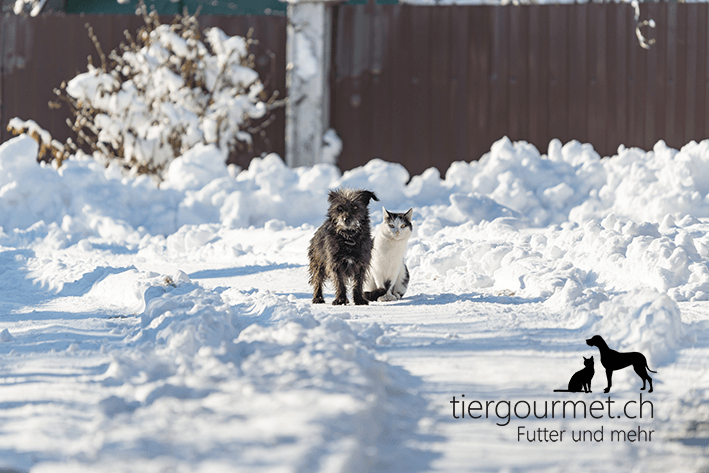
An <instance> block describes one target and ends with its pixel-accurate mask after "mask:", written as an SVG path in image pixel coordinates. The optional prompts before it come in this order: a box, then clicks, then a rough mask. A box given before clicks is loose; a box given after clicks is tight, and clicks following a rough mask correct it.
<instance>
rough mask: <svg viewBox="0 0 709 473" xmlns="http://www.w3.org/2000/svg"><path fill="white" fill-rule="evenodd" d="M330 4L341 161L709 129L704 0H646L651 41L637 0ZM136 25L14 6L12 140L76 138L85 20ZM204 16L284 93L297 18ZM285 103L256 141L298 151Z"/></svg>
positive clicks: (9, 99) (8, 101)
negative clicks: (62, 99)
mask: <svg viewBox="0 0 709 473" xmlns="http://www.w3.org/2000/svg"><path fill="white" fill-rule="evenodd" d="M328 8H332V11H331V18H332V19H331V28H332V35H331V38H332V44H331V54H332V56H331V61H330V63H331V70H330V71H329V74H328V75H327V77H329V82H330V90H329V94H327V95H328V96H329V99H328V100H329V106H328V107H327V109H328V113H324V114H323V115H324V116H327V115H329V119H328V120H327V121H328V122H329V127H331V128H334V129H335V130H336V132H337V134H338V135H339V136H340V137H341V138H342V141H343V144H344V148H343V150H342V153H341V155H340V157H339V161H338V164H339V166H340V167H341V168H342V169H350V168H353V167H356V166H358V165H362V164H364V163H366V162H368V161H369V160H370V159H371V158H373V157H380V158H383V159H385V160H387V161H393V162H399V163H401V164H403V165H404V166H405V167H406V168H407V169H408V170H409V172H410V173H411V174H412V175H413V174H419V173H421V172H422V171H423V170H425V169H426V168H428V167H431V166H435V167H437V168H438V169H439V170H441V171H444V170H445V169H447V168H448V166H449V164H450V163H451V162H453V161H459V160H466V161H471V160H476V159H479V158H480V157H481V156H482V155H483V154H484V153H485V152H487V151H489V149H490V146H491V145H492V143H494V142H495V141H496V140H498V139H499V138H501V137H502V136H505V135H507V136H509V137H510V138H511V139H513V140H526V141H528V142H530V143H532V144H534V145H535V146H537V148H539V149H541V150H546V148H547V146H548V144H549V142H550V140H551V139H553V138H559V139H560V140H561V141H562V142H566V141H569V140H572V139H576V140H580V141H583V142H590V143H592V144H593V146H594V147H595V149H596V150H597V151H598V152H599V153H600V154H601V155H612V154H615V152H616V150H617V147H618V145H620V144H621V143H622V144H625V145H626V146H638V147H641V148H643V149H650V148H652V146H653V145H654V144H655V143H656V142H657V141H658V140H665V141H666V142H667V144H668V145H670V146H672V147H676V148H679V147H681V146H682V145H683V144H685V143H687V142H689V141H691V140H701V139H704V138H706V137H708V136H709V106H707V99H708V98H709V81H708V79H709V61H708V60H707V59H708V57H709V41H708V40H707V38H709V5H708V4H706V3H688V4H685V3H677V2H669V3H646V4H642V7H641V8H642V17H641V20H648V19H652V20H654V21H655V23H656V25H657V27H656V28H652V29H649V28H648V29H646V30H644V34H646V35H647V36H648V37H649V38H648V39H649V40H652V39H654V40H655V43H654V44H652V46H651V47H650V48H649V49H644V48H642V47H640V45H639V43H638V40H637V38H636V31H635V30H636V26H637V21H636V19H635V11H634V9H633V7H632V6H631V5H630V4H627V3H622V4H617V3H604V4H598V3H584V4H565V5H522V6H514V5H507V6H500V5H438V6H419V5H406V4H400V5H343V4H336V5H332V6H331V7H328ZM140 21H141V20H140V19H139V18H137V17H136V18H132V17H130V16H88V15H87V16H83V17H79V16H74V15H68V16H61V15H55V16H47V17H37V18H23V17H16V16H4V17H3V18H2V29H1V30H0V34H1V37H2V41H1V42H0V44H1V45H2V53H1V54H0V63H1V64H0V66H1V68H2V75H1V76H0V94H1V95H0V101H1V102H0V103H1V104H2V108H1V114H2V115H1V116H0V119H1V123H2V126H1V127H0V128H1V130H0V133H2V135H1V136H0V137H1V138H2V140H3V141H4V140H6V139H7V138H8V137H9V135H8V132H7V131H5V129H4V128H5V125H6V124H7V121H8V120H9V119H10V118H12V117H15V116H19V117H21V118H24V119H28V118H32V119H34V120H36V121H37V122H38V123H40V124H41V125H42V126H43V127H45V128H47V129H48V130H49V131H50V132H52V134H53V135H54V136H55V137H56V138H59V139H61V138H63V137H65V136H66V134H67V133H68V129H67V127H66V125H64V123H63V122H64V116H63V115H62V113H63V112H62V111H55V110H49V109H48V108H47V102H48V101H49V100H51V99H53V98H54V96H53V94H52V89H53V88H54V87H56V86H58V85H59V84H60V83H61V81H63V80H68V79H70V78H72V77H73V76H74V75H76V73H77V72H80V71H83V70H85V66H86V59H85V58H86V56H87V55H88V54H92V53H94V46H93V44H92V43H91V41H90V40H89V39H88V37H87V35H86V31H85V28H84V23H87V22H89V23H91V24H93V25H94V30H95V31H96V33H97V35H98V36H99V39H100V41H101V44H102V46H103V47H104V50H110V49H111V48H113V47H115V46H116V45H117V44H118V42H120V40H121V39H122V37H123V30H124V29H126V28H128V29H134V28H135V27H136V26H137V25H138V24H139V23H140ZM201 21H202V22H203V24H205V26H206V25H210V26H211V25H215V26H219V27H220V28H222V29H223V30H224V31H225V32H226V33H227V34H230V35H233V34H242V35H243V34H246V32H247V31H248V28H249V27H250V26H253V27H254V28H255V31H254V37H255V38H256V39H258V40H259V41H260V42H261V44H260V49H259V51H257V54H258V55H259V56H258V59H257V70H258V72H259V73H260V74H261V77H265V75H264V74H267V73H269V72H271V71H272V70H275V73H274V74H273V75H272V83H271V84H270V85H271V86H272V87H273V88H275V89H277V90H279V91H281V92H285V88H286V86H285V82H286V79H285V75H286V72H285V71H286V60H287V58H286V28H287V21H286V18H284V17H282V16H272V17H266V16H264V17H202V19H201ZM266 51H272V52H273V56H269V55H268V54H266ZM301 56H302V55H301ZM94 62H95V63H97V58H94ZM306 75H307V74H306ZM64 113H66V112H64ZM277 113H278V114H279V115H278V119H277V120H276V121H275V122H274V123H273V124H272V125H271V126H270V127H269V128H268V129H267V130H266V137H265V144H263V146H261V147H260V148H258V146H257V153H258V152H260V151H275V152H277V153H279V154H280V155H281V156H283V157H284V159H288V157H287V156H286V154H287V153H286V146H285V136H286V131H285V126H286V125H285V111H283V110H279V111H278V112H277ZM321 125H322V128H323V129H324V128H327V123H323V124H321ZM257 145H258V143H257ZM248 159H249V158H248V157H246V156H242V157H241V161H239V164H241V165H245V164H246V163H245V161H247V160H248Z"/></svg>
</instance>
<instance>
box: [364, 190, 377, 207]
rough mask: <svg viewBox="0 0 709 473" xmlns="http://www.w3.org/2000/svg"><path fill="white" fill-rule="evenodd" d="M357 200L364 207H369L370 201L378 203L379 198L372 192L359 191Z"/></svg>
mask: <svg viewBox="0 0 709 473" xmlns="http://www.w3.org/2000/svg"><path fill="white" fill-rule="evenodd" d="M359 200H360V201H362V202H363V203H364V205H369V201H370V200H376V201H377V202H378V201H379V198H378V197H377V196H376V194H375V193H374V192H372V191H367V190H361V191H359Z"/></svg>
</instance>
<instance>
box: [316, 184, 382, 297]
mask: <svg viewBox="0 0 709 473" xmlns="http://www.w3.org/2000/svg"><path fill="white" fill-rule="evenodd" d="M371 199H374V200H379V199H378V198H377V196H376V195H374V193H373V192H371V191H368V190H355V189H337V190H334V191H330V194H329V196H328V199H327V200H328V202H330V208H329V209H328V211H327V217H326V218H325V222H324V223H323V224H322V225H321V226H320V228H318V229H317V231H316V232H315V236H313V238H312V240H310V247H309V248H308V258H309V260H310V266H309V273H310V284H311V285H312V286H313V304H322V303H324V302H325V298H324V297H323V293H322V288H323V284H324V283H325V281H327V280H328V279H329V280H332V281H333V282H335V285H336V287H335V300H334V301H333V302H332V304H333V305H344V304H347V303H348V300H347V284H348V283H349V282H352V286H353V288H352V299H353V300H354V303H355V304H357V305H366V304H368V302H367V300H366V299H365V298H364V296H363V294H362V285H363V284H364V279H365V277H366V275H367V271H368V270H369V261H370V259H371V257H372V230H371V225H370V223H369V201H370V200H371Z"/></svg>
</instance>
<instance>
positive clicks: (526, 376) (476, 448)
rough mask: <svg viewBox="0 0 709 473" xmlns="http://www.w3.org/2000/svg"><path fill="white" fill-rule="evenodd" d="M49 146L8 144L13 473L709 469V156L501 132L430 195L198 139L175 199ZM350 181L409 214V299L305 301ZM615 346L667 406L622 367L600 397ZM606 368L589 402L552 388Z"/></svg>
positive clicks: (168, 190) (144, 181) (0, 235)
mask: <svg viewBox="0 0 709 473" xmlns="http://www.w3.org/2000/svg"><path fill="white" fill-rule="evenodd" d="M36 154H37V145H36V143H35V142H34V141H33V140H32V139H30V138H28V137H26V136H20V137H18V138H15V139H13V140H11V141H8V142H6V143H4V144H3V145H2V146H0V226H1V227H2V231H0V273H1V274H2V279H0V294H1V298H0V359H1V360H2V363H1V364H0V407H2V409H0V468H8V469H12V470H17V471H21V472H27V471H32V472H33V473H34V472H63V471H66V472H127V471H131V472H132V471H141V472H163V471H176V472H221V471H225V472H231V471H243V472H311V471H313V472H340V471H342V472H370V471H392V472H416V471H421V472H425V471H439V472H461V471H475V472H477V471H485V472H488V471H489V472H498V471H504V472H511V471H525V472H526V471H554V472H556V471H558V472H567V471H584V472H586V471H599V472H600V471H604V472H605V471H638V472H640V471H642V472H645V471H663V472H667V471H677V472H691V471H706V469H707V468H709V456H707V453H709V363H707V359H708V357H709V307H708V304H709V234H708V233H707V230H709V141H708V142H703V143H699V144H697V143H690V144H688V145H686V146H685V147H684V148H683V149H682V150H681V151H676V150H672V149H669V148H667V147H666V146H665V145H664V144H663V143H658V144H657V145H656V146H655V148H654V150H652V151H650V152H644V151H641V150H637V149H624V148H621V149H619V151H618V155H617V156H614V157H612V158H604V159H601V158H600V157H599V156H598V155H597V154H596V153H595V152H594V151H593V149H592V147H591V146H590V145H582V144H579V143H576V142H571V143H568V144H566V145H564V146H562V144H561V143H559V142H558V141H554V142H552V143H551V144H550V146H549V149H548V150H547V151H545V154H543V155H542V154H540V152H538V151H537V150H536V149H535V148H534V147H533V146H531V145H528V144H526V143H511V142H510V141H509V140H507V139H503V140H501V141H499V142H497V143H496V144H495V145H494V146H493V148H492V150H491V151H490V153H488V154H487V155H486V156H484V157H483V158H482V159H481V160H480V161H479V162H473V163H463V162H458V163H455V164H453V165H452V166H451V168H450V169H449V170H448V171H447V172H446V175H445V176H444V177H441V176H440V175H439V173H438V172H437V171H435V170H433V169H431V170H429V171H427V172H425V173H424V174H422V175H420V176H413V177H411V178H410V176H409V174H408V172H407V171H406V170H405V169H404V168H403V167H402V166H400V165H397V164H391V163H386V162H383V161H380V160H373V161H371V162H370V163H368V164H367V165H366V166H364V167H361V168H357V169H354V170H351V171H348V172H346V173H344V174H340V172H339V171H338V170H337V168H336V167H334V166H330V165H319V166H316V167H314V168H307V169H306V168H301V169H289V168H287V167H286V166H284V164H283V163H282V161H281V159H280V158H279V157H277V156H275V155H271V156H268V157H265V158H263V159H255V160H254V161H253V162H252V163H251V165H250V167H249V169H245V170H239V169H237V168H234V167H232V168H226V166H225V165H224V164H223V163H222V158H221V156H222V154H221V153H220V152H218V151H217V150H216V149H215V148H213V147H210V146H198V147H197V148H195V149H193V150H192V151H190V152H189V153H188V154H187V155H185V156H184V157H182V158H180V159H179V160H176V161H174V162H173V163H172V165H171V168H170V169H169V171H168V174H167V180H166V181H165V182H163V183H162V184H161V185H160V187H159V188H158V187H157V186H156V185H155V183H154V182H152V181H151V180H150V179H149V178H138V179H127V178H124V177H123V176H122V174H121V172H120V170H119V169H117V168H116V167H109V168H106V169H104V168H103V166H101V165H100V164H98V163H97V162H95V161H93V160H91V159H88V158H86V159H81V158H78V159H73V160H69V161H67V162H65V163H64V165H63V166H62V167H61V168H60V169H59V170H56V169H54V168H52V167H50V166H39V165H37V163H36V162H35V158H36ZM338 186H350V187H364V188H367V189H370V190H373V191H374V192H376V193H377V194H378V196H379V198H380V200H381V202H380V203H381V204H383V205H384V206H385V207H386V208H388V209H390V210H394V211H401V210H406V209H408V208H409V207H413V208H414V227H415V230H414V235H413V236H412V238H411V240H410V242H409V250H408V257H407V262H408V266H409V269H410V271H411V275H412V279H411V285H410V287H409V291H408V293H407V294H406V297H405V298H404V299H403V300H401V301H398V302H394V303H372V304H370V305H369V306H352V305H351V306H345V307H334V306H332V305H330V304H326V305H318V306H313V305H311V303H310V297H311V293H310V287H309V286H308V283H307V245H308V242H309V240H310V238H311V236H312V235H313V233H314V230H315V228H317V226H318V225H319V224H320V223H321V221H322V218H323V216H324V214H325V210H326V205H327V202H326V195H327V190H328V189H331V188H335V187H338ZM371 210H372V219H373V223H375V224H377V223H378V222H379V221H380V219H381V218H382V212H381V207H379V206H378V204H377V205H372V207H371ZM332 298H333V293H332V291H331V290H330V292H326V300H328V302H330V301H331V300H332ZM596 334H599V335H602V336H603V337H604V338H605V340H606V341H607V342H608V344H609V345H610V347H611V348H613V349H617V350H621V351H640V352H642V353H644V354H645V355H646V357H647V360H648V365H649V367H650V368H651V369H652V370H653V371H657V373H656V374H651V376H652V377H653V381H654V385H653V387H654V392H652V393H647V391H642V392H641V391H640V387H641V381H640V378H639V377H638V376H637V375H636V374H635V373H634V372H633V371H632V368H627V369H625V370H623V371H618V372H616V373H615V375H614V377H613V388H612V390H611V392H610V393H609V394H604V393H603V388H605V386H606V380H605V375H604V372H603V368H602V366H601V364H600V356H599V351H598V349H597V348H595V347H590V346H588V345H586V343H585V340H586V339H587V338H590V337H591V336H592V335H596ZM590 356H594V359H595V371H596V374H595V377H594V378H593V384H592V388H593V393H590V394H583V393H579V394H574V393H562V392H554V390H555V389H565V388H566V387H567V383H568V381H569V379H570V377H571V376H572V375H573V373H574V372H576V371H578V370H580V369H581V368H583V357H590ZM641 393H642V398H641V397H640V395H641ZM454 398H455V401H456V402H457V404H453V403H452V401H454ZM460 401H465V411H463V409H461V408H462V407H463V406H462V405H461V404H460ZM565 401H574V403H575V404H571V403H569V402H566V403H564V402H565ZM468 407H471V410H468ZM454 409H456V410H454ZM574 409H575V410H574ZM463 413H464V414H465V416H464V417H463ZM471 413H472V415H474V416H475V417H477V418H471V417H470V415H471ZM574 413H575V415H574ZM545 414H546V415H545ZM456 417H457V418H456ZM562 431H563V432H562ZM620 431H623V434H621V433H620ZM619 435H622V436H623V437H624V438H619ZM531 439H534V440H535V441H534V442H532V441H530V440H531Z"/></svg>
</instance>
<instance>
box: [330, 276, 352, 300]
mask: <svg viewBox="0 0 709 473" xmlns="http://www.w3.org/2000/svg"><path fill="white" fill-rule="evenodd" d="M346 280H347V278H346V277H345V275H344V274H342V273H341V272H340V273H337V288H336V289H335V300H334V301H332V305H347V303H348V302H349V301H348V300H347V285H346V284H345V281H346Z"/></svg>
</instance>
